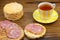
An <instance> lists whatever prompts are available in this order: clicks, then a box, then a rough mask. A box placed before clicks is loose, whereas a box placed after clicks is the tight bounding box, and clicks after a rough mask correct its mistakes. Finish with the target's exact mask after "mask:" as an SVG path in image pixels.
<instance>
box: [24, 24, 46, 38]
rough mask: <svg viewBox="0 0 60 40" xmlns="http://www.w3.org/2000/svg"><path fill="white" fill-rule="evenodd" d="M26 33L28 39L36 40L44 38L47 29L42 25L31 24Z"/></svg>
mask: <svg viewBox="0 0 60 40" xmlns="http://www.w3.org/2000/svg"><path fill="white" fill-rule="evenodd" d="M24 32H25V34H26V36H27V37H28V38H31V39H35V38H40V37H43V36H44V35H45V33H46V28H45V27H44V26H43V25H41V24H38V23H31V24H28V25H27V26H26V27H25V29H24Z"/></svg>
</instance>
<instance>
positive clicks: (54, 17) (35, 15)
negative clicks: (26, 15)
mask: <svg viewBox="0 0 60 40" xmlns="http://www.w3.org/2000/svg"><path fill="white" fill-rule="evenodd" d="M33 18H34V19H35V20H36V21H38V22H40V23H52V22H55V21H56V20H57V19H58V13H57V12H56V11H55V10H53V12H52V15H51V17H50V19H48V20H42V19H41V18H40V13H39V9H37V10H35V11H34V13H33Z"/></svg>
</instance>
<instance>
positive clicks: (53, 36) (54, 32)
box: [0, 0, 60, 40]
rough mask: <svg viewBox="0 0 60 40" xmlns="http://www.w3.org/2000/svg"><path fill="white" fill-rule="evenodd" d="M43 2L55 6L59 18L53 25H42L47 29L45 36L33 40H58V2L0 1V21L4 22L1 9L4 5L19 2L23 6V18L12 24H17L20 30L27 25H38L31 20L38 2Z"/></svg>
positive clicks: (27, 39)
mask: <svg viewBox="0 0 60 40" xmlns="http://www.w3.org/2000/svg"><path fill="white" fill-rule="evenodd" d="M44 1H45V2H46V1H48V2H51V3H55V4H56V8H55V10H56V11H57V12H58V14H59V18H58V20H57V21H56V22H54V23H51V24H42V25H44V26H45V27H46V29H47V32H46V35H45V36H44V37H42V38H39V39H34V40H60V0H0V20H6V19H5V17H4V15H3V7H4V5H5V4H7V3H10V2H19V3H21V4H22V5H23V6H24V16H23V17H22V18H21V19H19V20H17V21H13V22H15V23H17V24H18V25H20V26H21V27H22V28H24V27H25V26H26V25H27V24H29V23H38V22H36V21H35V20H34V19H33V17H32V14H33V11H34V10H35V9H37V5H38V4H39V3H40V2H44ZM40 24H41V23H40ZM22 40H32V39H29V38H27V37H26V36H25V37H24V38H23V39H22Z"/></svg>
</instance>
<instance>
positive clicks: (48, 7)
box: [38, 2, 56, 20]
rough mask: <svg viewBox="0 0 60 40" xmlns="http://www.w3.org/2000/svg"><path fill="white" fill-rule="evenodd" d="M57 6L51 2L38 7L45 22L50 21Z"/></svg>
mask: <svg viewBox="0 0 60 40" xmlns="http://www.w3.org/2000/svg"><path fill="white" fill-rule="evenodd" d="M55 6H56V5H55V4H52V3H49V2H42V3H40V4H39V5H38V9H39V12H40V18H41V19H43V20H47V19H50V17H51V15H52V12H53V10H54V8H55Z"/></svg>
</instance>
